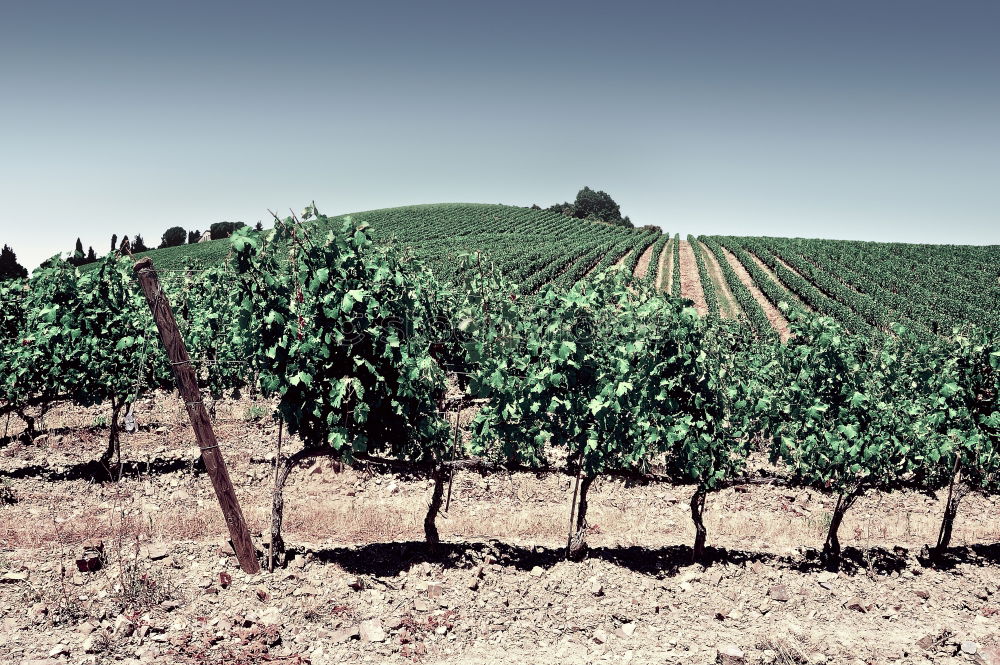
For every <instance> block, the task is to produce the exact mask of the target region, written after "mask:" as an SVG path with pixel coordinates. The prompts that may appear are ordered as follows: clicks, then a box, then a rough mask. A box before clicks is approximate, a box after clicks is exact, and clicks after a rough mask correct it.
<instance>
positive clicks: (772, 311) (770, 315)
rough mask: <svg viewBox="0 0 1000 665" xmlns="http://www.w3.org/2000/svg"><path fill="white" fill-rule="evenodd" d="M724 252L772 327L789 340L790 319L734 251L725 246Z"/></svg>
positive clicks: (785, 339) (784, 339)
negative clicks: (770, 298) (775, 304)
mask: <svg viewBox="0 0 1000 665" xmlns="http://www.w3.org/2000/svg"><path fill="white" fill-rule="evenodd" d="M722 254H723V256H725V258H726V261H727V262H729V266H730V267H731V268H732V269H733V271H734V272H735V273H736V276H737V277H739V279H740V281H741V282H742V283H743V286H745V287H747V290H748V291H750V295H752V296H753V298H754V300H756V301H757V304H758V305H760V307H761V309H763V310H764V316H766V317H767V320H768V321H770V322H771V327H772V328H774V329H775V330H776V331H777V332H778V335H779V336H780V337H781V341H783V342H784V341H787V340H788V337H789V336H790V329H789V326H788V319H786V318H785V315H784V314H782V313H781V310H779V309H778V308H777V307H775V306H774V305H773V304H772V303H771V301H770V300H768V299H767V297H766V296H765V295H764V294H763V293H762V292H761V290H760V287H758V286H757V283H756V282H754V280H753V277H751V276H750V273H748V272H747V269H746V268H745V267H744V266H743V264H742V263H740V261H739V259H737V258H736V256H735V255H734V254H733V253H732V252H730V251H729V250H728V249H726V248H724V247H723V248H722Z"/></svg>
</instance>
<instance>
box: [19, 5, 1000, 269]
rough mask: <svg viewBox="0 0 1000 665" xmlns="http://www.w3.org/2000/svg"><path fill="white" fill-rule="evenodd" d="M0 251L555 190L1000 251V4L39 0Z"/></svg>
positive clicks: (26, 252) (638, 217)
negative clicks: (998, 246)
mask: <svg viewBox="0 0 1000 665" xmlns="http://www.w3.org/2000/svg"><path fill="white" fill-rule="evenodd" d="M0 84H2V98H0V128H2V129H0V132H2V133H0V242H7V243H9V244H11V245H12V246H13V247H14V249H15V250H16V251H17V252H18V255H19V257H20V258H21V259H22V263H25V264H26V265H28V267H29V268H30V267H34V266H35V265H37V264H38V263H39V262H40V261H41V260H42V259H43V258H45V257H46V256H48V255H50V254H53V253H55V252H57V251H60V250H69V249H70V248H71V247H72V243H73V241H74V240H75V238H76V237H77V236H81V237H82V239H83V242H84V245H85V246H86V245H94V246H95V248H97V249H98V250H99V251H100V252H102V253H103V252H104V251H106V248H107V246H108V243H109V237H110V235H111V233H112V232H117V233H118V234H119V236H120V235H122V234H125V233H127V234H129V235H134V234H135V233H136V232H141V233H142V234H143V235H144V236H145V238H146V239H147V241H149V242H153V241H156V242H158V240H159V236H160V234H161V233H162V232H163V230H164V229H165V228H166V227H168V226H171V225H180V226H184V227H186V228H189V229H190V228H195V227H196V228H199V229H205V228H206V227H207V226H208V225H209V224H211V223H212V222H215V221H221V220H244V221H247V222H250V223H254V222H256V221H257V220H258V219H265V221H266V217H267V212H266V209H267V208H268V207H270V208H272V209H275V208H276V209H280V210H282V211H287V209H288V208H289V207H295V208H296V209H300V208H301V207H302V206H303V205H304V204H305V203H307V202H308V201H310V200H311V199H315V200H316V201H317V203H318V204H319V206H320V209H321V210H324V211H327V212H347V211H353V210H364V209H369V208H375V207H386V206H394V205H404V204H410V203H430V202H439V201H478V202H502V203H511V204H520V205H528V204H531V203H536V202H537V203H539V204H542V205H547V204H550V203H554V202H556V201H563V200H566V199H571V198H572V197H573V196H574V194H575V192H576V190H577V189H579V188H580V187H581V186H583V185H589V186H591V187H595V188H600V189H604V190H606V191H608V192H609V193H610V194H611V195H612V196H614V197H615V199H616V200H618V201H619V203H620V204H621V206H622V209H623V212H624V213H625V214H628V215H630V216H631V218H632V219H633V221H635V222H636V223H637V224H648V223H652V224H658V225H661V226H663V227H664V228H665V229H667V230H668V231H671V232H675V231H679V232H681V233H682V234H685V233H689V232H690V233H734V234H746V235H762V234H768V235H803V236H809V237H830V238H855V239H871V240H905V241H916V242H958V243H976V244H987V243H989V244H993V243H1000V3H997V2H993V1H991V0H983V1H976V2H972V1H964V0H950V1H945V0H940V1H936V2H928V1H923V0H907V1H897V2H885V1H878V0H869V1H865V2H851V1H843V0H840V1H837V2H832V1H830V2H819V1H818V0H794V1H788V2H771V1H769V0H755V1H753V2H744V1H742V0H740V1H738V2H737V1H733V2H727V1H721V0H712V1H704V0H692V1H690V2H648V3H646V2H643V3H639V2H617V3H610V2H605V3H589V2H561V3H555V2H517V1H515V2H493V3H478V2H471V1H465V2H413V1H412V0H411V1H408V2H398V3H397V2H379V1H369V2H352V3H332V2H315V3H294V2H273V1H271V2H266V3H259V2H239V3H236V2H233V3H211V2H208V3H187V2H169V3H167V2H163V3H149V2H120V3H109V2H102V1H100V0H97V1H93V2H79V1H77V0H74V1H72V2H47V1H45V0H37V1H34V2H19V3H8V4H7V5H6V6H5V8H4V11H3V17H2V20H0Z"/></svg>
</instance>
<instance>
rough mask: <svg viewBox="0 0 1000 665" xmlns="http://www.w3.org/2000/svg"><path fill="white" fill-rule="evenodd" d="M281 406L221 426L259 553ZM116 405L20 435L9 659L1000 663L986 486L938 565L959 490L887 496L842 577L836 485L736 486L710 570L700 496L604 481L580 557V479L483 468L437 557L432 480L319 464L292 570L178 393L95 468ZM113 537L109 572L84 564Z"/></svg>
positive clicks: (713, 520)
mask: <svg viewBox="0 0 1000 665" xmlns="http://www.w3.org/2000/svg"><path fill="white" fill-rule="evenodd" d="M263 412H264V409H263V408H262V407H261V405H257V404H254V403H252V402H250V401H247V400H243V401H239V402H223V403H220V404H219V407H218V409H217V413H216V421H215V424H216V429H217V432H218V434H219V439H220V441H221V442H222V446H223V451H224V454H225V455H226V458H227V461H228V463H229V466H230V470H231V474H232V477H233V479H234V481H235V482H236V484H237V486H238V493H239V498H240V500H241V502H242V505H243V510H244V513H245V515H246V517H247V520H248V522H249V524H250V527H251V530H252V531H253V532H254V534H255V541H256V542H258V543H262V540H261V538H260V537H259V536H260V533H261V532H262V531H264V530H266V528H267V525H268V523H269V516H270V501H271V497H270V486H271V480H272V474H273V467H272V464H271V461H270V460H272V459H273V449H274V442H275V438H276V428H275V427H274V426H273V425H271V424H269V423H264V422H260V421H259V420H257V418H259V416H260V415H261V413H263ZM100 415H101V413H100V412H98V411H95V410H89V411H85V410H79V409H69V408H65V409H57V410H56V411H55V412H53V413H51V414H50V415H49V416H48V418H47V422H46V424H47V425H48V427H49V433H48V434H47V435H44V436H43V437H41V438H39V439H38V440H36V441H35V442H33V443H28V444H25V443H23V442H16V441H9V440H7V441H4V442H0V662H3V663H14V664H29V663H35V664H41V663H52V664H54V663H111V662H114V663H220V664H221V663H268V662H270V663H285V664H292V663H312V664H314V665H322V664H324V663H340V662H357V663H376V662H377V663H383V662H389V663H394V662H400V663H403V662H418V663H483V664H486V663H519V664H523V663H540V664H547V663H598V662H601V663H604V662H606V663H715V662H724V663H748V664H750V663H777V664H789V663H831V664H839V663H845V664H847V663H850V664H861V663H865V664H867V663H901V664H903V663H989V664H992V665H998V664H1000V646H998V645H1000V560H998V559H1000V547H998V546H997V545H996V543H997V542H998V541H1000V523H998V522H997V520H996V517H995V516H996V514H997V500H996V498H995V497H980V496H977V495H972V496H970V497H969V498H967V499H966V500H965V502H964V503H963V504H962V509H961V512H960V515H959V520H958V522H957V523H956V535H955V540H954V544H955V547H954V548H953V551H952V553H951V557H950V559H949V561H948V562H947V564H946V565H944V566H942V567H940V568H934V567H929V566H926V565H925V562H922V560H921V559H920V558H919V557H918V554H919V551H920V548H921V546H922V545H924V544H925V543H928V542H931V541H933V539H934V538H935V536H936V533H937V531H936V530H937V528H938V519H939V516H940V514H941V508H942V503H943V497H940V496H939V497H930V496H924V495H920V494H910V493H898V494H888V495H882V494H873V495H870V496H866V497H864V498H863V499H862V500H861V501H859V503H858V504H857V505H856V506H855V507H854V508H852V510H851V512H850V513H848V518H847V520H846V522H845V524H844V527H843V529H842V531H841V534H842V539H843V541H844V543H845V545H846V546H847V547H848V550H847V557H846V558H847V564H846V566H845V569H844V570H843V571H842V572H840V573H839V574H834V573H830V572H827V571H826V570H825V569H824V568H822V567H821V566H820V565H819V564H818V562H817V560H816V550H815V549H814V548H815V547H816V546H818V545H820V544H821V543H822V540H823V536H824V533H825V528H826V526H827V525H828V523H829V518H830V511H831V508H832V505H833V500H832V499H831V498H830V497H827V496H824V495H822V494H818V493H815V492H812V491H807V490H789V489H786V488H776V487H766V486H765V487H756V486H755V487H750V488H746V487H742V488H734V489H731V490H727V491H724V492H719V493H717V494H714V495H711V496H710V497H709V500H708V505H707V509H706V513H707V515H706V519H707V526H708V542H709V545H710V547H712V548H713V549H711V552H710V555H711V565H709V566H707V567H704V566H701V565H691V564H690V558H691V550H690V542H691V541H692V539H693V528H692V526H691V522H690V516H689V515H690V513H689V506H688V499H689V494H690V488H687V487H673V486H665V485H637V486H627V485H626V484H624V483H623V482H621V481H617V480H608V479H599V480H598V481H597V482H596V483H595V484H594V487H593V489H592V490H591V500H590V503H591V509H590V514H589V522H590V524H591V531H590V535H589V537H588V541H589V543H590V545H591V549H590V551H589V555H588V557H587V558H586V559H585V560H584V561H582V562H579V563H571V562H566V561H564V560H563V557H562V554H563V549H562V548H563V547H564V545H565V539H566V531H567V528H568V520H569V501H570V496H571V494H572V487H571V485H570V481H569V480H568V479H567V478H565V477H562V476H558V477H557V476H552V475H549V476H542V477H536V476H535V475H533V474H513V475H509V476H506V475H505V476H489V477H481V476H479V475H475V474H469V473H461V474H457V475H456V476H455V478H454V483H453V486H452V489H451V504H450V506H449V510H448V511H447V513H446V514H444V515H442V516H440V517H439V519H438V528H439V529H440V531H441V536H442V539H443V545H442V547H440V548H439V550H438V551H437V552H431V551H429V550H428V549H427V547H426V546H425V545H424V544H423V542H422V540H423V527H422V523H423V517H424V513H425V510H426V506H427V503H428V500H429V497H430V484H429V482H428V481H425V480H420V479H416V480H415V479H409V478H405V477H401V476H396V475H380V474H374V473H370V472H369V471H367V470H365V469H347V470H343V471H341V472H338V471H337V469H336V468H335V466H334V465H333V464H332V463H331V462H330V461H328V460H317V461H312V462H310V463H309V464H307V465H306V466H304V467H302V468H300V469H297V470H296V471H295V472H294V473H293V476H292V479H291V481H290V483H289V487H288V490H287V492H286V506H287V507H286V531H285V539H286V541H287V543H288V545H289V546H290V547H291V548H293V549H294V551H295V556H294V558H293V559H292V561H291V563H290V565H289V566H288V567H287V568H284V569H280V570H278V571H276V572H275V573H267V572H262V573H260V574H257V575H253V576H249V575H246V574H244V573H242V572H241V571H240V569H239V567H238V565H237V564H236V560H235V558H234V557H233V556H232V552H231V549H230V548H229V546H228V544H227V542H226V541H225V534H226V530H225V525H224V522H223V520H222V518H221V515H220V513H219V510H218V506H217V504H216V502H215V498H214V494H213V491H212V488H211V484H210V482H209V479H208V477H207V476H206V475H205V474H204V472H203V471H202V470H201V466H200V464H199V463H198V461H197V449H196V447H195V446H194V442H193V436H192V434H191V432H190V430H189V429H188V427H187V425H186V423H185V422H184V420H183V419H182V413H181V412H180V411H179V410H178V409H177V408H176V406H175V405H174V402H173V398H171V397H170V396H160V397H158V398H157V399H155V400H148V401H145V402H142V403H141V404H140V408H139V409H138V410H137V415H138V420H139V422H140V425H141V428H140V431H139V432H137V433H134V434H129V435H126V436H125V439H124V441H123V459H124V460H125V461H126V462H127V464H126V466H125V473H124V475H123V478H122V479H121V481H120V482H115V483H96V482H94V481H93V480H92V479H91V478H90V477H89V476H91V475H92V472H93V466H92V464H90V463H91V462H92V461H93V460H95V459H97V458H98V457H99V455H100V453H101V451H102V450H103V448H104V445H105V437H106V436H107V431H106V429H105V428H103V427H100V426H99V424H100V421H99V417H100ZM0 433H2V430H0ZM286 446H288V447H289V448H291V449H294V447H295V442H294V441H292V442H286ZM97 540H100V541H102V544H103V555H102V556H101V557H97V558H98V560H100V561H101V562H102V564H103V565H102V567H101V568H100V569H99V570H95V571H92V572H81V571H80V570H78V567H77V563H76V561H77V559H78V558H81V557H82V556H83V555H84V552H85V548H86V547H88V546H89V547H91V548H96V547H97V546H98V543H97V542H95V541H97Z"/></svg>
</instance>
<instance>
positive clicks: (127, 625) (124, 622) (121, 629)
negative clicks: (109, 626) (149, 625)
mask: <svg viewBox="0 0 1000 665" xmlns="http://www.w3.org/2000/svg"><path fill="white" fill-rule="evenodd" d="M134 632H135V624H134V623H132V622H131V621H129V620H128V619H127V618H126V617H125V615H123V614H119V615H118V618H117V619H115V635H121V636H122V637H130V636H131V635H132V633H134Z"/></svg>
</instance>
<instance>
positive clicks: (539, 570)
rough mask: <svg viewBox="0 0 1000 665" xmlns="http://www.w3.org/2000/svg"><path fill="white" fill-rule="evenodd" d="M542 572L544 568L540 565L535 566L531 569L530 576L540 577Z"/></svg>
mask: <svg viewBox="0 0 1000 665" xmlns="http://www.w3.org/2000/svg"><path fill="white" fill-rule="evenodd" d="M544 572H545V570H544V569H543V568H542V567H541V566H535V567H534V568H532V569H531V576H532V577H541V576H542V573H544Z"/></svg>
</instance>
